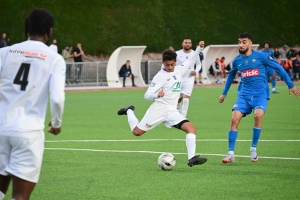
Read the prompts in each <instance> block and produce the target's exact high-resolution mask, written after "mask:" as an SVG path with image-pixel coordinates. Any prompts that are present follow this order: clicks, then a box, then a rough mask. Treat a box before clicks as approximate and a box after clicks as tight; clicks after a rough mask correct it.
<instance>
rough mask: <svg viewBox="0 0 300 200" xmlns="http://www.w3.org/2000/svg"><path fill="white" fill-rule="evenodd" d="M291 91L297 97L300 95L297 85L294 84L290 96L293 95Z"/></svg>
mask: <svg viewBox="0 0 300 200" xmlns="http://www.w3.org/2000/svg"><path fill="white" fill-rule="evenodd" d="M291 93H294V94H295V95H296V96H297V97H300V91H299V89H298V88H297V87H296V86H294V87H293V88H291V89H290V90H289V95H290V96H291Z"/></svg>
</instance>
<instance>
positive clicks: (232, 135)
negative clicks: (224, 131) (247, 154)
mask: <svg viewBox="0 0 300 200" xmlns="http://www.w3.org/2000/svg"><path fill="white" fill-rule="evenodd" d="M242 117H243V114H242V113H241V112H240V111H238V110H234V111H233V112H232V119H231V125H230V130H229V131H228V153H227V156H226V157H225V158H223V160H222V162H223V163H232V162H234V149H235V143H236V138H237V136H238V125H239V123H240V121H241V118H242Z"/></svg>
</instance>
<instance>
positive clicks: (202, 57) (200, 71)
mask: <svg viewBox="0 0 300 200" xmlns="http://www.w3.org/2000/svg"><path fill="white" fill-rule="evenodd" d="M204 45H205V43H204V41H200V42H199V46H200V48H201V49H204ZM199 58H200V63H201V69H200V70H199V83H200V84H203V83H202V69H203V65H202V60H204V55H203V52H202V51H201V52H200V53H199ZM194 69H196V64H195V65H194ZM194 83H195V84H197V77H196V75H195V81H194Z"/></svg>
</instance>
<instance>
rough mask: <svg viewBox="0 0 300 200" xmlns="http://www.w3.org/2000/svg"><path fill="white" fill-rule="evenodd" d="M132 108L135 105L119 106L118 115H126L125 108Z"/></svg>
mask: <svg viewBox="0 0 300 200" xmlns="http://www.w3.org/2000/svg"><path fill="white" fill-rule="evenodd" d="M128 109H130V110H133V111H134V109H135V107H134V106H133V105H131V106H128V107H124V108H120V110H118V115H127V110H128Z"/></svg>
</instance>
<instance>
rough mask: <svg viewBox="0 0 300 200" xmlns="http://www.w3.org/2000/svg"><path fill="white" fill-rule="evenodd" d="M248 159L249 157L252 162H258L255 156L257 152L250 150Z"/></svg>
mask: <svg viewBox="0 0 300 200" xmlns="http://www.w3.org/2000/svg"><path fill="white" fill-rule="evenodd" d="M250 157H251V161H252V162H257V161H258V156H257V152H256V150H255V149H252V150H250Z"/></svg>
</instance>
